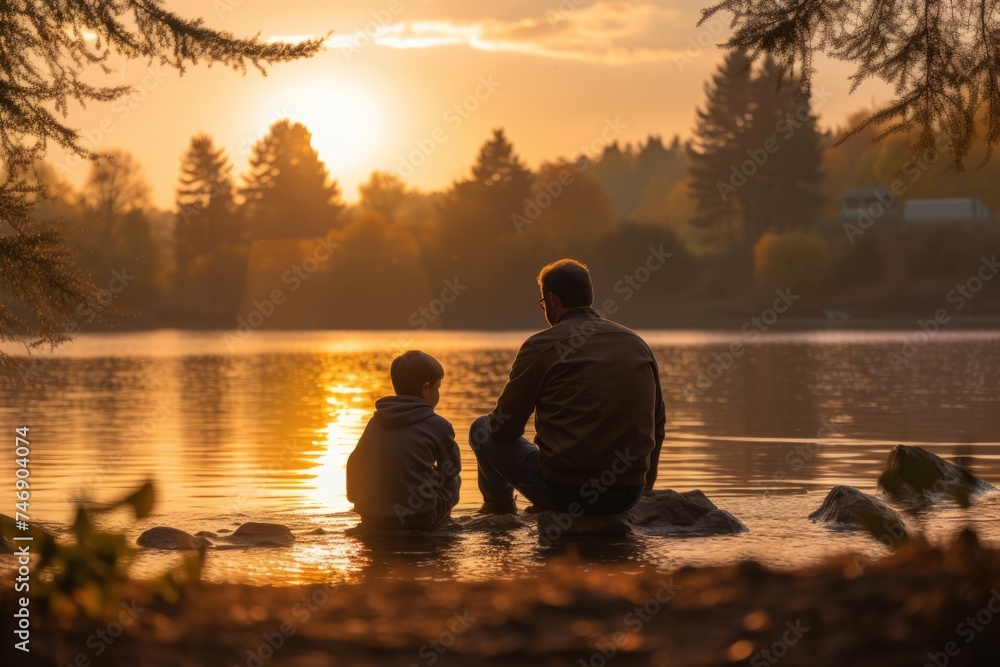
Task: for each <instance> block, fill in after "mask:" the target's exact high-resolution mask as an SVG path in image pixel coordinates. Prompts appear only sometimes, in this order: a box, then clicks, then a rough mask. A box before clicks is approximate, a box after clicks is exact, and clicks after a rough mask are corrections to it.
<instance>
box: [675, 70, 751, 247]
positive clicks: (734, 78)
mask: <svg viewBox="0 0 1000 667" xmlns="http://www.w3.org/2000/svg"><path fill="white" fill-rule="evenodd" d="M748 65H749V61H748V59H747V57H746V54H744V53H742V52H740V51H733V52H731V53H729V54H727V55H726V58H725V60H724V61H723V63H722V64H721V65H720V66H719V68H718V70H717V71H716V73H715V74H714V75H712V79H711V81H709V82H708V83H706V84H705V97H706V98H707V100H706V103H705V107H704V108H703V109H702V108H699V109H698V110H697V112H696V120H695V128H694V137H695V138H694V140H693V141H692V145H691V148H690V158H691V187H690V190H691V195H692V197H693V198H694V200H695V202H696V216H695V218H694V219H693V220H692V222H693V223H694V224H696V225H699V226H702V227H707V228H712V229H715V230H720V231H721V232H722V234H721V236H722V237H723V238H726V237H728V238H730V239H735V238H738V237H740V236H747V235H748V234H747V233H746V231H745V226H744V224H743V222H744V221H743V220H742V218H741V215H742V208H741V206H740V201H739V198H738V197H733V196H730V195H729V194H728V193H727V192H725V191H724V190H723V191H720V188H719V184H720V183H722V184H725V183H726V182H728V181H729V179H730V177H731V174H732V173H733V170H734V169H737V168H738V165H739V164H740V163H741V162H742V161H743V159H742V149H741V142H740V139H741V137H742V135H743V134H744V133H745V132H746V128H747V125H748V123H749V122H750V121H751V119H752V117H753V114H752V110H751V107H750V103H751V98H752V95H753V94H752V91H751V86H750V69H749V67H748Z"/></svg>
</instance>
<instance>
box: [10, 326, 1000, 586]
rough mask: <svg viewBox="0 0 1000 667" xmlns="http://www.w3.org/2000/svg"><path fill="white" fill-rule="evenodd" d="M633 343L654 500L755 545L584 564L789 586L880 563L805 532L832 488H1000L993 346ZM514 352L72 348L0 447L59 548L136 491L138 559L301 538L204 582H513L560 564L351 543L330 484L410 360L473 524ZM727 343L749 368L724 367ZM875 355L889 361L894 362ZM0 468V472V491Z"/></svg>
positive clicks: (631, 545)
mask: <svg viewBox="0 0 1000 667" xmlns="http://www.w3.org/2000/svg"><path fill="white" fill-rule="evenodd" d="M642 334H643V336H644V337H645V338H646V340H647V341H648V342H649V343H650V345H651V346H652V347H653V349H654V351H655V353H656V356H657V358H658V360H659V363H660V366H661V377H662V383H663V391H664V397H665V400H666V403H667V415H668V423H667V439H666V442H665V444H664V448H663V456H662V461H661V464H660V470H661V474H660V478H659V480H658V483H657V487H658V488H671V489H675V490H688V489H696V488H697V489H701V490H703V491H704V492H705V493H706V494H707V495H708V496H709V497H710V498H712V499H713V500H714V501H715V502H716V504H717V505H719V506H720V507H721V508H723V509H726V510H729V511H730V512H732V513H733V514H734V515H736V516H737V517H738V518H740V519H741V520H742V521H743V522H744V523H745V524H746V525H747V526H748V527H749V528H750V532H748V533H745V534H742V535H739V536H735V537H698V538H666V537H651V536H640V537H631V538H627V539H624V540H619V541H602V542H595V543H587V544H584V545H583V546H582V547H578V548H581V549H582V551H583V554H582V555H583V557H584V559H585V560H590V559H594V560H605V561H607V560H610V561H615V562H620V563H622V564H623V567H627V568H638V567H640V566H642V565H644V564H651V565H654V566H656V567H658V568H660V569H673V568H677V567H680V566H683V565H687V564H706V563H726V562H732V561H736V560H741V559H744V558H755V559H758V560H760V561H762V562H764V563H765V564H767V565H768V566H771V567H776V568H790V567H796V566H801V565H804V564H808V563H812V562H815V561H817V560H818V559H820V558H822V557H824V556H826V555H828V554H830V553H835V552H840V551H856V552H859V553H862V554H865V555H867V556H877V555H878V554H880V553H883V552H884V547H882V546H881V545H879V544H878V543H876V542H875V541H874V540H871V539H870V538H867V537H865V536H862V535H858V534H853V533H849V532H838V531H832V530H830V529H828V528H826V527H823V526H817V525H814V524H813V523H811V522H810V521H809V520H808V519H807V515H808V514H809V513H810V512H812V511H813V510H814V509H816V508H817V507H818V506H819V505H820V503H821V502H822V500H823V497H824V495H825V494H826V492H827V491H829V489H830V488H831V487H833V486H835V485H838V484H848V485H852V486H856V487H858V488H860V489H862V490H864V491H868V492H874V489H875V482H876V479H877V477H878V474H879V472H880V470H881V468H882V465H883V463H884V462H885V459H886V455H887V454H888V452H889V449H890V448H891V447H892V446H893V445H895V444H897V443H904V444H910V445H918V446H921V447H925V448H927V449H929V450H931V451H933V452H935V453H937V454H939V455H941V456H943V457H945V458H948V459H950V460H960V461H961V462H962V463H964V464H965V465H968V466H970V467H971V468H972V469H973V471H974V472H975V473H976V474H978V475H979V476H981V477H983V478H984V479H986V480H987V481H990V482H992V483H994V484H998V485H1000V442H998V440H1000V332H996V331H981V332H948V333H941V334H939V335H937V336H936V337H934V338H933V339H931V340H929V341H923V340H918V341H917V345H916V346H915V347H912V348H907V349H906V350H904V347H903V346H904V344H905V343H907V342H908V341H913V340H914V334H913V333H912V332H846V331H840V332H807V333H788V334H770V335H766V336H763V337H761V338H760V339H759V340H757V341H752V342H751V341H749V340H748V339H747V337H745V336H743V335H740V334H739V333H736V334H734V335H726V334H720V333H709V332H699V331H690V332H642ZM527 335H528V334H527V333H526V332H516V333H482V332H447V333H429V332H423V333H420V334H417V333H413V332H357V331H352V332H280V333H267V332H257V333H255V334H253V335H252V336H250V337H249V338H247V339H246V340H234V339H233V338H231V337H227V335H226V334H223V333H219V332H207V333H206V332H179V331H158V332H150V333H128V334H109V335H84V336H80V337H79V338H78V339H77V340H76V341H74V342H73V343H71V344H69V345H67V346H65V347H63V348H60V349H59V350H57V351H56V353H54V354H43V355H42V356H41V360H42V361H41V364H40V365H39V367H38V368H39V372H38V378H37V383H36V386H35V387H33V388H30V389H28V388H22V389H19V390H17V391H10V390H0V392H2V393H0V396H2V399H3V400H2V404H0V423H2V424H3V425H4V428H7V429H9V430H10V431H11V433H10V434H9V435H10V438H11V440H13V436H14V434H13V429H14V427H15V426H20V425H27V426H29V427H30V428H31V431H30V434H31V443H32V456H31V480H32V484H33V486H32V490H33V497H32V507H31V509H32V512H31V514H32V518H33V519H36V520H40V521H42V522H43V523H45V524H46V525H48V526H49V527H50V528H51V529H53V530H55V531H57V532H61V531H62V526H65V524H66V523H67V521H68V520H69V518H70V516H71V512H72V508H73V506H74V503H75V502H76V499H79V498H89V499H91V500H94V501H108V500H112V499H116V498H118V497H121V496H123V495H125V494H127V493H128V492H129V491H131V490H133V489H135V488H136V487H137V486H138V485H139V484H141V483H142V481H144V480H146V479H152V480H153V481H154V482H155V484H156V489H157V492H158V500H157V504H156V507H155V515H154V516H153V517H150V518H148V519H145V520H143V521H140V522H135V521H133V520H130V519H129V518H128V516H127V515H126V514H125V513H124V512H122V513H120V514H116V515H113V516H111V517H109V518H107V519H106V520H105V523H106V525H107V527H109V528H112V529H115V530H121V531H124V532H125V533H127V534H128V535H129V536H130V537H131V538H133V539H134V538H135V537H137V536H138V535H139V534H140V533H141V532H142V531H143V530H144V529H146V528H149V527H151V526H155V525H166V526H173V527H177V528H181V529H184V530H187V531H189V532H192V533H194V532H197V531H199V530H207V531H213V532H215V531H219V530H220V529H230V530H231V529H234V528H235V527H236V526H238V525H239V524H240V523H243V522H246V521H272V522H279V523H283V524H286V525H288V526H289V527H290V528H291V529H292V530H293V531H294V532H295V533H296V535H297V538H298V540H297V543H296V544H295V546H293V547H291V548H288V549H279V548H257V549H247V550H229V551H215V552H211V551H210V556H209V560H208V564H207V570H206V578H208V579H210V580H216V581H220V580H234V581H248V582H256V583H296V582H309V581H324V580H345V579H346V580H355V579H358V578H360V577H365V576H381V575H385V574H391V573H393V572H395V571H397V569H396V568H397V566H403V565H405V566H407V567H410V568H415V571H416V573H417V574H416V575H412V576H424V577H435V578H436V577H453V578H462V579H475V578H494V577H501V576H509V575H510V574H512V573H517V572H524V571H530V570H531V569H533V568H537V567H539V564H540V563H542V562H544V561H545V559H547V558H548V557H550V556H551V555H552V554H553V553H556V552H560V551H561V550H558V549H551V548H545V547H542V546H540V545H539V544H538V541H537V536H536V535H534V534H533V533H532V532H531V531H529V530H528V529H527V528H525V529H523V530H518V531H515V532H513V533H511V534H506V535H487V534H478V535H467V536H462V537H460V538H459V539H457V540H454V541H451V542H449V543H447V544H441V545H428V544H422V543H412V542H401V543H400V544H392V545H385V544H381V545H376V544H371V543H365V542H362V541H360V540H358V539H356V538H353V537H348V536H346V535H345V534H344V530H345V529H346V528H349V527H351V526H354V525H356V524H357V517H356V515H354V514H353V513H352V512H351V511H350V508H351V505H350V503H349V502H348V501H347V499H346V497H345V475H344V464H345V462H346V460H347V457H348V455H349V454H350V453H351V451H352V449H353V447H354V444H355V443H356V441H357V438H358V436H359V434H360V432H361V430H362V429H363V427H364V425H365V423H366V422H367V420H368V418H369V417H370V416H371V413H372V411H373V405H374V402H375V400H376V399H377V398H379V397H381V396H383V395H386V394H387V393H391V387H390V385H389V380H388V364H389V362H390V361H391V359H392V357H393V356H394V354H396V353H398V352H399V351H401V350H402V349H407V348H410V347H418V348H420V349H424V350H426V351H428V352H430V353H432V354H434V355H435V356H437V357H438V358H439V359H440V360H441V362H442V363H443V365H444V367H445V369H446V377H445V379H444V382H443V385H442V390H441V403H440V405H439V406H438V412H439V413H440V414H441V415H443V416H444V417H446V418H447V419H449V420H450V421H451V422H452V424H454V426H455V430H456V432H457V433H458V434H459V441H460V445H461V446H462V460H463V467H464V472H463V478H464V480H465V482H464V485H463V489H462V497H461V502H460V504H459V506H458V508H457V510H456V514H458V515H463V514H470V513H472V512H473V511H474V510H475V509H476V508H477V507H478V505H479V503H480V502H481V498H480V497H479V493H478V490H477V488H476V482H475V478H476V473H475V461H474V459H473V456H472V452H471V450H470V449H469V447H468V443H467V441H466V437H465V436H466V434H467V432H468V426H469V424H470V423H471V422H472V420H473V419H474V418H475V417H477V416H478V415H480V414H484V413H485V412H488V411H489V410H490V409H491V407H492V405H493V402H494V401H495V399H496V396H497V395H498V393H499V391H500V389H501V388H502V386H503V383H504V381H505V379H506V374H507V371H508V369H509V364H510V362H511V360H512V359H513V356H514V353H515V352H516V350H517V348H518V346H519V345H520V343H521V341H523V339H524V338H525V337H526V336H527ZM735 343H742V344H745V345H746V348H745V352H744V353H743V354H740V355H737V356H735V357H733V358H731V359H730V358H728V357H727V356H726V355H727V350H729V349H730V346H731V345H733V344H735ZM904 352H907V353H909V354H910V356H909V358H908V360H907V361H906V363H905V364H901V363H899V361H900V360H901V359H907V357H906V356H905V355H904ZM890 353H892V354H895V355H899V357H898V358H895V359H896V363H895V364H893V358H894V357H891V356H890ZM894 365H895V366H896V367H894ZM531 435H533V434H532V433H530V432H529V434H528V437H531ZM11 449H12V448H7V449H6V450H5V451H7V452H8V455H7V456H4V457H3V458H2V459H0V476H2V477H3V478H4V479H8V480H12V479H13V468H14V463H13V458H14V457H13V455H12V454H11ZM4 488H11V492H10V493H9V494H8V495H9V496H10V498H9V502H8V503H6V504H7V505H8V506H9V508H8V509H0V513H4V514H12V513H13V504H14V500H13V490H12V484H11V487H4ZM523 505H524V503H523V502H522V503H521V506H522V507H523ZM998 519H1000V494H996V493H994V494H991V495H988V496H985V497H983V498H981V499H980V500H979V501H978V502H977V503H976V505H975V506H974V508H973V509H972V510H971V511H968V512H964V511H962V510H960V509H958V508H957V507H953V506H947V505H946V506H942V507H937V508H935V509H934V510H933V511H932V512H930V513H929V514H926V515H924V516H923V518H922V519H921V522H922V524H923V527H924V528H925V529H926V530H927V532H928V534H929V535H930V536H931V537H932V538H933V539H943V538H945V537H946V536H948V535H950V534H952V533H953V532H954V531H956V530H957V529H958V528H960V527H961V526H963V525H965V524H967V523H970V524H972V525H973V526H974V527H975V528H976V529H977V530H978V531H979V532H980V534H981V535H982V536H983V537H984V539H985V540H986V541H988V542H991V543H993V544H1000V521H998ZM910 521H911V522H914V521H915V520H914V519H910ZM318 529H322V530H318ZM178 558H179V556H178V555H177V554H174V553H151V552H143V553H141V554H140V555H139V556H138V558H137V559H136V563H135V568H136V570H135V571H136V572H137V573H139V574H143V575H145V574H150V575H151V574H154V573H156V572H158V571H161V570H163V569H165V568H167V567H168V566H170V565H171V564H173V563H176V562H177V561H178Z"/></svg>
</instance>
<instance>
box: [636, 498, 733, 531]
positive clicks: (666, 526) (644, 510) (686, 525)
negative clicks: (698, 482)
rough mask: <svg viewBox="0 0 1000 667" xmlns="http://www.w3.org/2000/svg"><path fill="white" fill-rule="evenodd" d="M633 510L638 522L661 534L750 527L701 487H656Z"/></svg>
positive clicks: (639, 525)
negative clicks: (708, 495) (680, 488)
mask: <svg viewBox="0 0 1000 667" xmlns="http://www.w3.org/2000/svg"><path fill="white" fill-rule="evenodd" d="M629 513H630V515H631V516H632V523H633V524H634V525H635V526H637V527H642V528H644V529H647V530H648V531H649V532H654V533H657V534H662V533H684V534H692V535H735V534H736V533H743V532H746V531H747V530H749V529H748V528H747V527H746V526H745V525H744V524H743V522H742V521H740V520H739V519H737V518H736V517H734V516H733V515H732V514H730V513H729V512H727V511H725V510H720V509H719V508H718V507H716V506H715V503H713V502H712V501H711V500H709V499H708V497H707V496H706V495H705V494H704V493H702V492H701V491H700V490H698V489H695V490H693V491H684V492H682V493H678V492H677V491H672V490H670V489H667V490H665V491H656V492H654V493H653V494H652V495H649V496H643V497H642V499H640V500H639V502H638V503H637V504H636V505H635V507H633V508H632V509H631V510H630V511H629Z"/></svg>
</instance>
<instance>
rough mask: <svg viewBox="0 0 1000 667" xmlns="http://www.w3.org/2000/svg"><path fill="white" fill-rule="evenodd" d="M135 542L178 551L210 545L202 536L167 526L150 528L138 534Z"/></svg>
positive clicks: (154, 547) (152, 547)
mask: <svg viewBox="0 0 1000 667" xmlns="http://www.w3.org/2000/svg"><path fill="white" fill-rule="evenodd" d="M136 544H138V545H139V546H140V547H149V548H150V549H164V550H180V551H187V550H196V549H200V548H202V547H210V546H212V543H211V542H209V541H208V540H206V539H204V538H201V537H195V536H194V535H191V534H190V533H185V532H184V531H183V530H178V529H177V528H169V527H167V526H156V527H154V528H150V529H149V530H147V531H145V532H144V533H143V534H142V535H140V536H139V539H137V540H136Z"/></svg>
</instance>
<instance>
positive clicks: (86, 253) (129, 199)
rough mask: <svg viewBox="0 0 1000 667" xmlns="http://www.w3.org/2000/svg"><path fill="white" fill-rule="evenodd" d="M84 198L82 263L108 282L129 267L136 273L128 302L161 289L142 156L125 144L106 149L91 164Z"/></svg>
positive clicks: (144, 298)
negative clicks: (156, 279)
mask: <svg viewBox="0 0 1000 667" xmlns="http://www.w3.org/2000/svg"><path fill="white" fill-rule="evenodd" d="M80 201H81V211H80V216H81V222H82V226H83V230H82V232H81V234H80V236H79V237H77V239H76V240H75V242H76V243H77V245H78V247H79V248H80V249H81V250H82V254H81V258H80V261H81V264H82V266H84V267H87V268H88V269H90V270H91V273H92V274H95V275H100V276H102V278H103V280H104V282H107V280H108V277H109V276H110V275H111V272H112V271H115V270H125V271H126V272H127V273H128V274H129V275H134V276H135V278H134V281H132V282H130V284H129V285H128V290H127V292H123V296H124V303H128V304H132V305H141V304H144V303H146V302H148V301H149V299H150V298H151V297H152V296H153V295H154V294H155V293H156V287H155V285H154V276H155V275H156V271H157V255H156V249H155V247H154V245H153V239H152V234H151V232H150V226H149V217H148V215H147V211H148V209H149V207H150V188H149V183H147V181H146V178H145V176H144V175H143V170H142V167H141V166H140V165H139V163H138V161H136V159H135V158H134V157H133V156H132V154H131V153H127V152H125V151H121V150H111V151H108V152H106V153H103V154H102V155H101V156H100V159H99V160H98V161H97V162H95V163H93V164H92V165H91V168H90V172H89V174H88V176H87V181H86V183H84V185H83V189H82V190H81V192H80Z"/></svg>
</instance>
